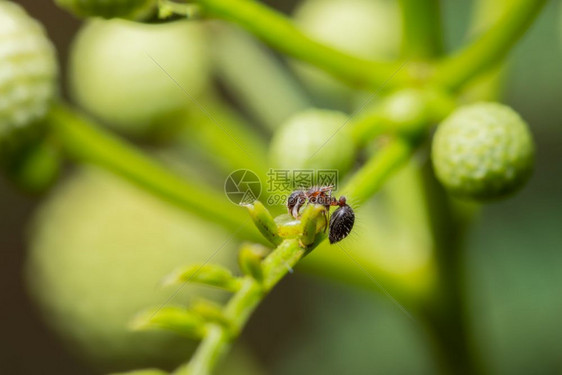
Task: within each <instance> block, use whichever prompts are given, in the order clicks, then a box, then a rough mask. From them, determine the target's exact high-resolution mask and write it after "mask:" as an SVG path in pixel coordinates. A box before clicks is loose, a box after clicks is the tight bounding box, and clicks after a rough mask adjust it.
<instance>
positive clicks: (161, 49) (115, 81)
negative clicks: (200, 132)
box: [70, 19, 210, 136]
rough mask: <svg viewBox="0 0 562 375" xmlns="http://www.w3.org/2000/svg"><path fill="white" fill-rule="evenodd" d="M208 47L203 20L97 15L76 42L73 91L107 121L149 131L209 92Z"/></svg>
mask: <svg viewBox="0 0 562 375" xmlns="http://www.w3.org/2000/svg"><path fill="white" fill-rule="evenodd" d="M206 52H207V48H206V46H205V33H204V29H203V26H202V25H201V24H200V23H198V22H191V21H186V20H182V21H176V22H170V23H165V24H150V25H148V24H140V23H135V22H132V21H126V20H119V19H115V20H100V19H98V20H93V21H90V22H89V23H87V24H86V25H85V26H84V28H83V29H82V30H81V31H80V33H79V34H78V36H77V38H76V40H75V41H74V44H73V47H72V51H71V56H70V88H71V93H72V96H73V98H74V99H75V101H76V102H78V104H79V105H80V106H82V107H83V108H84V109H85V110H86V111H87V112H89V113H90V114H91V115H93V116H94V117H96V118H97V119H98V120H100V121H102V122H103V123H105V124H106V125H108V126H111V127H113V128H115V129H117V130H119V131H121V132H123V133H126V134H129V135H134V136H143V135H146V134H147V133H149V132H150V131H151V130H154V129H155V128H157V127H159V126H163V125H167V124H169V122H170V118H171V117H172V116H173V115H174V114H175V113H177V112H178V111H181V110H182V109H185V108H186V107H187V105H189V104H190V103H191V100H192V99H191V98H192V97H195V98H196V97H198V96H199V95H200V94H201V93H202V92H203V91H204V89H205V88H206V87H207V85H208V84H209V81H210V71H209V56H208V54H207V53H206Z"/></svg>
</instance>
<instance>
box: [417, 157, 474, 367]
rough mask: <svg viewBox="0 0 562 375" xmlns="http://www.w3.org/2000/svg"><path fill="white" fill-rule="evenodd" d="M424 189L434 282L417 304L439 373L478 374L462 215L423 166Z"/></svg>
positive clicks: (465, 224) (464, 227) (465, 223)
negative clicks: (434, 272) (435, 275)
mask: <svg viewBox="0 0 562 375" xmlns="http://www.w3.org/2000/svg"><path fill="white" fill-rule="evenodd" d="M424 172H425V177H426V178H425V181H424V189H425V196H426V199H427V200H426V203H427V207H428V209H429V211H430V215H429V217H430V219H431V220H430V226H431V231H432V235H433V238H434V244H435V258H436V265H437V278H438V279H437V282H436V283H435V290H434V292H433V294H432V295H430V298H429V299H428V300H425V301H423V303H422V304H421V305H420V306H421V307H422V308H421V309H420V318H421V319H422V320H423V321H424V322H425V323H426V326H427V329H428V330H429V334H430V336H431V339H432V342H433V346H434V350H435V352H436V356H437V358H438V359H439V364H440V369H441V372H442V373H443V374H467V375H468V374H482V373H483V371H484V369H483V367H482V364H481V363H480V361H479V358H478V357H477V355H476V353H475V352H474V348H473V347H472V346H471V339H470V329H469V327H468V326H467V324H468V321H467V320H468V312H467V295H466V284H465V282H466V273H465V261H464V260H465V259H464V255H465V253H464V251H463V250H464V247H463V242H464V237H465V234H466V233H465V232H466V227H467V224H468V222H467V220H466V217H463V216H462V215H459V212H458V210H455V207H454V206H453V205H452V204H451V201H450V200H449V199H448V198H447V196H446V193H445V192H444V191H443V188H442V187H441V186H440V185H439V184H438V182H437V181H436V180H435V177H434V176H433V172H432V171H430V170H429V168H426V170H424Z"/></svg>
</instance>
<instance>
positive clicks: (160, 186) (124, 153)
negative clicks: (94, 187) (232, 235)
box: [48, 105, 261, 239]
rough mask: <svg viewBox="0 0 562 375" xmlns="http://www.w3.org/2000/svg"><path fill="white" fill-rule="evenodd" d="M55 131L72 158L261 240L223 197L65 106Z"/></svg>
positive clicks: (55, 114) (56, 116)
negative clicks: (156, 160) (112, 173)
mask: <svg viewBox="0 0 562 375" xmlns="http://www.w3.org/2000/svg"><path fill="white" fill-rule="evenodd" d="M48 121H49V124H50V126H51V127H52V130H53V131H54V133H55V134H56V136H57V137H58V139H59V140H60V142H62V144H63V147H64V149H65V151H66V152H67V153H69V154H70V156H71V157H73V158H75V159H77V160H79V161H82V162H87V163H92V164H95V165H98V166H101V167H103V168H106V169H108V170H110V171H112V172H114V173H115V174H117V175H119V176H121V177H124V178H125V179H127V180H129V181H130V182H132V183H134V184H135V185H137V186H139V187H141V188H144V189H145V190H147V191H149V192H151V193H153V194H155V195H157V196H159V197H160V198H163V199H164V200H166V201H169V202H171V203H173V204H174V205H176V206H178V207H180V208H182V209H184V210H186V211H188V212H191V213H195V214H197V215H198V216H200V217H202V218H204V219H207V220H209V221H211V222H214V223H217V224H219V225H222V226H223V227H225V228H228V229H230V230H232V231H236V232H237V233H239V234H240V235H241V236H244V237H246V238H253V239H261V238H260V237H259V235H258V233H257V231H255V230H253V229H250V228H248V227H246V226H241V225H240V209H238V208H237V207H236V206H234V205H233V204H232V203H229V202H228V200H227V199H226V197H225V196H224V195H222V194H218V193H216V192H213V191H211V190H210V189H209V188H208V187H206V186H203V185H200V184H197V183H194V182H193V181H190V182H188V181H186V180H185V179H183V178H182V177H180V176H178V175H176V174H174V173H172V172H170V171H169V170H167V169H166V168H165V167H163V166H161V165H159V164H158V163H156V162H155V161H153V160H152V159H151V158H149V157H147V156H146V155H144V154H143V153H142V152H140V151H139V150H137V149H135V148H134V147H133V146H132V145H129V144H127V143H126V142H125V141H123V140H121V139H118V138H117V137H115V136H112V135H111V134H109V133H107V132H105V131H103V130H102V129H100V128H96V127H94V126H93V125H92V124H91V123H90V122H89V121H88V120H86V119H85V118H83V117H80V116H79V115H77V114H76V113H74V112H73V111H71V110H70V109H68V108H65V107H64V106H62V105H58V106H55V108H54V109H53V110H52V112H51V113H50V114H49V118H48Z"/></svg>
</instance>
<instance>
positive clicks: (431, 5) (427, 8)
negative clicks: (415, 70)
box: [400, 0, 443, 60]
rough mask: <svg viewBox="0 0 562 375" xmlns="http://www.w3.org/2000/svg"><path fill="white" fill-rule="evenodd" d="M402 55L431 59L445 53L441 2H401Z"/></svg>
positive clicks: (426, 0) (418, 0) (414, 0)
mask: <svg viewBox="0 0 562 375" xmlns="http://www.w3.org/2000/svg"><path fill="white" fill-rule="evenodd" d="M400 9H401V10H402V34H403V36H402V53H403V55H404V57H407V58H412V59H424V60H426V59H430V58H433V57H435V56H438V55H439V54H441V53H442V52H443V33H442V27H441V7H440V5H439V0H400Z"/></svg>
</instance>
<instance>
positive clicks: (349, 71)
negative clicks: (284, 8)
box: [197, 0, 408, 88]
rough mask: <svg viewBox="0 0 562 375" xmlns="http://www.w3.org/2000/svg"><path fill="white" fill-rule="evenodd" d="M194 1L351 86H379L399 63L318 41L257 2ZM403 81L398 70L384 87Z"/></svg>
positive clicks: (241, 0)
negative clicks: (366, 56)
mask: <svg viewBox="0 0 562 375" xmlns="http://www.w3.org/2000/svg"><path fill="white" fill-rule="evenodd" d="M197 3H198V4H200V5H201V7H202V8H203V11H204V12H205V13H206V14H208V15H210V16H214V17H217V18H221V19H224V20H226V21H230V22H234V23H237V24H238V25H240V26H242V27H243V28H245V29H246V30H248V31H249V32H251V33H252V34H254V35H256V36H257V37H259V38H260V39H262V40H263V41H265V42H266V43H268V44H269V45H270V46H272V47H273V48H275V49H277V50H279V51H280V52H283V53H285V54H287V55H289V56H292V57H294V58H296V59H299V60H302V61H305V62H307V63H310V64H312V65H315V66H316V67H318V68H320V69H323V70H325V71H326V72H328V73H330V74H332V75H334V76H336V77H338V78H340V79H342V80H344V81H346V82H348V83H349V84H351V85H353V86H357V87H367V88H379V87H381V86H383V85H385V82H386V80H387V79H388V77H390V76H391V75H392V74H393V73H395V72H396V70H397V68H398V66H399V64H397V63H387V62H375V61H369V60H365V59H361V58H359V57H355V56H352V55H348V54H346V53H343V52H341V51H339V50H336V49H334V48H331V47H328V46H326V45H325V44H322V43H319V42H317V41H315V40H313V39H311V38H309V37H307V36H306V35H305V34H304V33H303V32H301V31H300V30H299V29H298V28H297V27H296V26H295V25H294V24H293V23H292V22H291V21H290V20H289V19H287V18H286V17H284V16H283V15H282V14H280V13H279V12H277V11H275V10H273V9H271V8H269V7H267V6H266V5H263V4H262V3H260V2H259V1H252V0H198V1H197ZM405 81H408V75H407V72H406V71H401V72H399V73H398V74H396V76H395V77H394V79H393V80H392V82H390V83H388V84H386V86H387V87H388V88H392V87H397V86H399V85H402V84H404V82H405Z"/></svg>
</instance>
